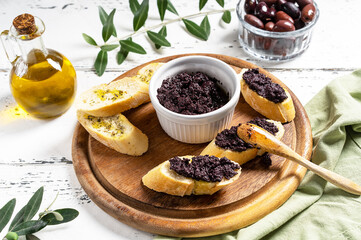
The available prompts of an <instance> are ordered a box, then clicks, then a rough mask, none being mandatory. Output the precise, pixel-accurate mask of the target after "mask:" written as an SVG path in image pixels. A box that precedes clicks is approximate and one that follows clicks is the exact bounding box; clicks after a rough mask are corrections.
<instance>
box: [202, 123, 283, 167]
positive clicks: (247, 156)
mask: <svg viewBox="0 0 361 240" xmlns="http://www.w3.org/2000/svg"><path fill="white" fill-rule="evenodd" d="M267 121H268V122H272V123H273V124H275V125H276V126H277V128H278V132H277V133H276V136H275V137H276V138H277V139H281V138H282V136H283V134H284V132H285V129H284V127H283V126H282V124H281V123H280V122H277V121H273V120H267ZM264 153H265V151H264V150H262V149H257V148H249V149H247V150H245V151H242V152H237V151H233V150H229V149H224V148H221V147H219V146H217V145H216V140H215V139H213V140H212V142H210V143H209V144H208V145H207V147H206V148H205V149H203V151H202V152H201V154H200V155H212V156H215V157H218V158H222V157H226V158H228V159H229V160H232V161H234V162H236V163H238V164H240V165H242V164H244V163H246V162H248V161H249V160H252V159H254V158H255V157H256V156H257V155H259V156H260V155H263V154H264Z"/></svg>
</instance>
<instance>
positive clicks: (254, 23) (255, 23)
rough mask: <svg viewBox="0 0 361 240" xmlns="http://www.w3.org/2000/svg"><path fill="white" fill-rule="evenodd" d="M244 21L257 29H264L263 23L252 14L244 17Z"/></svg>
mask: <svg viewBox="0 0 361 240" xmlns="http://www.w3.org/2000/svg"><path fill="white" fill-rule="evenodd" d="M244 20H245V21H246V22H248V23H249V24H251V25H252V26H255V27H256V28H260V29H264V24H263V22H262V21H261V20H260V19H259V18H258V17H256V16H254V15H251V14H246V15H245V16H244Z"/></svg>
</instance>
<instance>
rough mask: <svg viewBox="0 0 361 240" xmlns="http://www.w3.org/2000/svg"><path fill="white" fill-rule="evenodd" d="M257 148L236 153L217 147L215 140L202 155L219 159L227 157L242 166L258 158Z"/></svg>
mask: <svg viewBox="0 0 361 240" xmlns="http://www.w3.org/2000/svg"><path fill="white" fill-rule="evenodd" d="M257 152H258V149H257V148H249V149H247V150H245V151H243V152H236V151H232V150H229V149H224V148H220V147H218V146H217V145H216V140H215V139H213V140H212V142H210V143H209V144H208V145H207V147H206V148H205V149H203V151H202V152H201V154H200V155H211V156H215V157H218V158H222V157H226V158H228V159H229V160H232V161H234V162H236V163H238V164H240V165H242V164H244V163H246V162H248V161H249V160H251V159H253V158H255V157H256V156H257Z"/></svg>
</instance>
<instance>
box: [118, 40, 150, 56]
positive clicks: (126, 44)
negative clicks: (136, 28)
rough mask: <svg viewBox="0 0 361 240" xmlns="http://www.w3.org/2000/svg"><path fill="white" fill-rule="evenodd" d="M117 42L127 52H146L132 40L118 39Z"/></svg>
mask: <svg viewBox="0 0 361 240" xmlns="http://www.w3.org/2000/svg"><path fill="white" fill-rule="evenodd" d="M119 43H120V45H121V46H122V48H123V49H124V50H127V51H129V52H134V53H138V54H146V53H147V52H146V51H145V50H144V48H143V47H142V46H140V45H139V44H137V43H135V42H133V41H132V40H131V39H127V40H120V41H119Z"/></svg>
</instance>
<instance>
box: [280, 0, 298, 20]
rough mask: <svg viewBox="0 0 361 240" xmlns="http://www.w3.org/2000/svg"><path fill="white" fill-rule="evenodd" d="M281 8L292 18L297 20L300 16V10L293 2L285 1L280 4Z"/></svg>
mask: <svg viewBox="0 0 361 240" xmlns="http://www.w3.org/2000/svg"><path fill="white" fill-rule="evenodd" d="M281 8H282V11H284V12H285V13H287V14H288V15H289V16H290V17H291V18H293V19H294V20H297V19H299V18H300V17H301V11H300V9H299V8H298V7H297V6H296V4H294V3H291V2H286V3H285V4H283V5H282V6H281Z"/></svg>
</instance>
